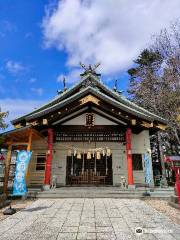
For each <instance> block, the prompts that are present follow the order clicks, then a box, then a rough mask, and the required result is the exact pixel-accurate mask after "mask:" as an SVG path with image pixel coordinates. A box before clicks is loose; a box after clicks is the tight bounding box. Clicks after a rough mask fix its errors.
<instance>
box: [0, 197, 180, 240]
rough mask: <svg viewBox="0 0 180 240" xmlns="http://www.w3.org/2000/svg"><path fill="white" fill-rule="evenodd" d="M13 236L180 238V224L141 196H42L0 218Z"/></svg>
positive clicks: (0, 234) (4, 231)
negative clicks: (132, 197) (139, 197)
mask: <svg viewBox="0 0 180 240" xmlns="http://www.w3.org/2000/svg"><path fill="white" fill-rule="evenodd" d="M136 228H141V229H142V231H143V232H144V233H143V234H141V235H137V233H135V229H136ZM141 229H140V230H141ZM140 230H139V231H140ZM10 239H13V240H26V239H31V240H33V239H42V240H44V239H47V240H62V239H65V240H69V239H91V240H93V239H109V240H110V239H111V240H114V239H124V240H125V239H126V240H128V239H130V240H131V239H132V240H134V239H146V240H148V239H149V240H151V239H163V240H171V239H176V240H180V225H176V224H174V223H173V222H172V221H170V220H169V218H168V217H166V216H164V215H163V214H161V213H159V212H158V211H157V210H155V209H154V208H152V207H151V206H149V205H147V204H146V203H145V202H144V201H142V200H138V199H112V198H108V199H107V198H98V199H97V198H94V199H88V198H85V199H83V198H80V199H78V198H75V199H72V198H68V199H40V200H37V201H35V202H33V203H32V204H30V205H29V206H28V207H27V208H26V209H24V210H23V211H20V212H17V213H16V214H14V215H12V216H10V217H8V218H6V219H5V220H3V221H1V222H0V240H10Z"/></svg>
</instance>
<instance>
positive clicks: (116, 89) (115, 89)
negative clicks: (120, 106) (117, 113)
mask: <svg viewBox="0 0 180 240" xmlns="http://www.w3.org/2000/svg"><path fill="white" fill-rule="evenodd" d="M117 81H118V79H115V81H114V88H113V90H114V92H116V93H119V94H122V93H123V91H119V90H118V86H117Z"/></svg>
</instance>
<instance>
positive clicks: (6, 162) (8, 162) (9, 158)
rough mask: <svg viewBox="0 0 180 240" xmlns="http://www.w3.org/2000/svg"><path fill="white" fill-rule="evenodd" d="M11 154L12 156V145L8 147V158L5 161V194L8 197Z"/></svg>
mask: <svg viewBox="0 0 180 240" xmlns="http://www.w3.org/2000/svg"><path fill="white" fill-rule="evenodd" d="M11 154H12V144H9V146H8V152H7V157H6V161H5V171H4V193H5V194H6V196H7V195H8V180H9V171H10V164H11Z"/></svg>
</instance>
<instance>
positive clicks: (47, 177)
mask: <svg viewBox="0 0 180 240" xmlns="http://www.w3.org/2000/svg"><path fill="white" fill-rule="evenodd" d="M52 147H53V130H52V129H51V128H48V153H47V158H46V169H45V179H44V185H50V183H51V165H52Z"/></svg>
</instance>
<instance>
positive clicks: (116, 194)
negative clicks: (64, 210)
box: [28, 186, 174, 199]
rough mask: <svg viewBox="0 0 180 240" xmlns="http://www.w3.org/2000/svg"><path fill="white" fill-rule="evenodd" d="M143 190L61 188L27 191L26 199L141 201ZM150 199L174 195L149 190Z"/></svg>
mask: <svg viewBox="0 0 180 240" xmlns="http://www.w3.org/2000/svg"><path fill="white" fill-rule="evenodd" d="M145 191H146V190H145V188H143V187H140V188H136V189H134V190H133V189H126V190H122V189H120V188H119V187H94V186H93V187H83V186H81V187H61V188H57V189H51V190H49V191H40V189H36V190H32V189H29V191H28V197H33V198H132V199H133V198H138V199H143V198H145V197H144V196H143V193H144V192H145ZM150 194H151V196H150V197H151V198H153V199H154V198H158V199H169V198H170V196H172V195H173V194H174V189H173V188H172V187H171V188H153V189H150Z"/></svg>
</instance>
